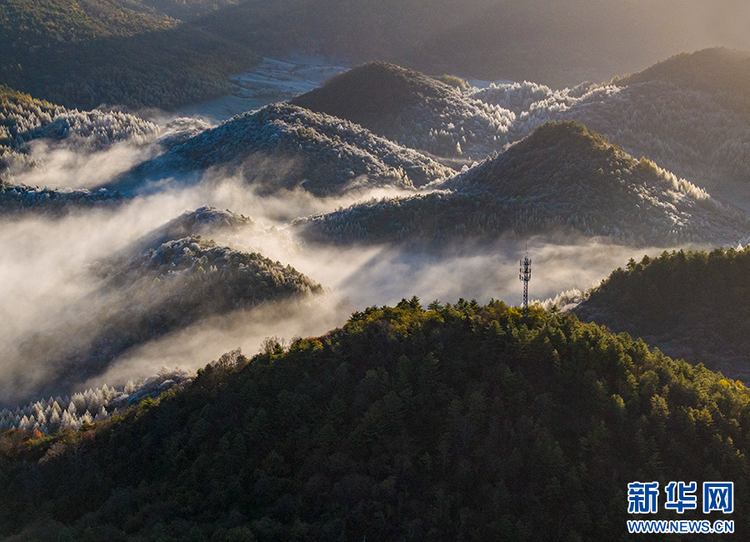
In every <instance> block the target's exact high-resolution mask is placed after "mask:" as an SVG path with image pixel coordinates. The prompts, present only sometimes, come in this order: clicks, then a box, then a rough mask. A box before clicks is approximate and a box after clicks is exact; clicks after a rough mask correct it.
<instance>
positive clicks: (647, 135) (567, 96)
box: [469, 66, 750, 199]
mask: <svg viewBox="0 0 750 542" xmlns="http://www.w3.org/2000/svg"><path fill="white" fill-rule="evenodd" d="M726 70H731V68H730V67H728V66H727V67H726ZM469 95H470V96H471V97H473V98H476V99H480V100H483V101H486V102H488V103H491V104H495V105H498V106H500V107H503V108H506V109H510V110H511V111H513V112H514V113H515V114H516V120H515V121H514V125H513V129H512V132H513V133H515V134H518V135H519V136H520V135H522V134H525V133H529V132H531V131H532V130H533V129H534V128H536V127H537V126H540V125H542V124H544V123H546V122H550V121H558V122H559V121H575V122H579V123H581V124H584V125H585V126H586V127H587V128H589V129H590V130H594V131H596V132H599V133H600V134H602V135H604V136H606V137H607V138H609V139H610V140H611V141H612V142H613V143H615V144H617V145H619V146H621V147H622V148H623V149H625V150H626V151H627V152H628V153H630V154H632V155H634V156H645V157H647V158H649V159H650V160H652V161H654V162H656V163H658V164H659V165H660V166H662V167H665V168H666V169H668V170H669V171H672V172H674V173H675V174H677V175H679V176H680V177H684V178H686V179H688V180H689V181H691V182H692V183H694V184H697V185H698V186H700V187H702V188H707V189H709V190H711V191H712V193H713V192H714V191H718V193H714V195H715V196H717V195H721V196H724V197H726V198H727V199H732V198H733V195H732V187H733V183H742V184H746V180H747V179H746V177H747V175H746V172H747V170H748V167H750V144H749V143H748V141H750V124H749V123H748V119H747V118H744V117H743V116H742V115H738V114H737V113H736V112H735V111H734V110H733V109H732V108H731V107H728V106H727V105H726V104H724V103H722V102H721V100H718V99H717V97H716V96H715V95H714V94H713V93H711V92H709V91H706V90H699V89H694V88H686V87H683V86H680V85H678V84H677V83H675V82H672V81H662V80H654V81H646V82H641V83H635V82H634V83H632V84H628V85H622V86H615V85H581V86H578V87H574V88H567V89H564V90H552V89H550V88H549V87H546V86H544V85H538V84H534V83H528V82H525V83H506V84H492V85H490V86H489V87H487V88H484V89H476V90H473V91H471V92H470V94H469Z"/></svg>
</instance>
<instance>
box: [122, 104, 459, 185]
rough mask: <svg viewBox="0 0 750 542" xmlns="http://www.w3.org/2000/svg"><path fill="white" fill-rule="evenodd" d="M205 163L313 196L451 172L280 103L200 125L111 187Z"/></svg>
mask: <svg viewBox="0 0 750 542" xmlns="http://www.w3.org/2000/svg"><path fill="white" fill-rule="evenodd" d="M209 168H216V169H217V170H219V171H220V172H221V173H222V174H225V175H235V174H239V175H242V177H244V178H245V179H246V180H247V182H248V183H251V184H256V185H258V186H259V188H260V189H261V191H262V192H266V193H269V192H274V191H276V190H280V189H294V188H298V187H301V188H303V189H304V190H306V191H308V192H311V193H313V194H315V195H317V196H329V195H335V194H341V193H343V192H345V191H347V190H352V189H361V188H372V187H378V186H391V187H395V188H401V189H414V187H415V186H423V185H425V184H428V183H430V182H432V181H435V180H442V179H445V178H446V177H448V176H449V175H451V174H453V173H454V172H453V170H451V169H449V168H447V167H444V166H442V165H440V164H439V163H437V162H435V161H434V160H432V159H430V158H428V157H426V156H424V155H422V154H420V153H418V152H415V151H412V150H409V149H405V148H403V147H400V146H398V145H396V144H394V143H392V142H391V141H388V140H386V139H384V138H382V137H378V136H376V135H374V134H373V133H371V132H370V131H369V130H367V129H364V128H362V127H361V126H358V125H356V124H353V123H351V122H349V121H345V120H341V119H339V118H336V117H332V116H330V115H326V114H322V113H314V112H312V111H309V110H307V109H303V108H301V107H297V106H294V105H290V104H286V103H279V104H271V105H268V106H266V107H264V108H262V109H260V110H258V111H251V112H247V113H244V114H242V115H238V116H236V117H234V118H232V119H230V120H228V121H226V122H224V123H223V124H221V125H220V126H218V127H216V128H213V129H211V130H206V131H204V132H201V133H199V134H197V135H196V136H194V137H192V138H191V139H189V140H188V141H186V142H185V143H184V144H182V145H179V146H176V147H174V148H173V149H172V150H171V151H170V152H168V153H166V154H164V155H162V156H159V157H157V158H155V159H153V160H150V161H148V162H144V163H143V164H140V165H139V166H137V167H135V168H134V169H133V170H131V171H130V172H128V173H126V174H124V175H123V176H122V178H121V179H119V180H117V181H115V183H114V184H112V185H111V187H114V188H117V189H122V190H131V189H138V188H141V187H142V186H148V184H147V183H148V182H150V181H158V180H161V179H166V178H170V177H175V175H178V176H179V175H184V176H193V177H197V176H199V175H201V174H202V173H205V172H206V171H207V170H208V169H209Z"/></svg>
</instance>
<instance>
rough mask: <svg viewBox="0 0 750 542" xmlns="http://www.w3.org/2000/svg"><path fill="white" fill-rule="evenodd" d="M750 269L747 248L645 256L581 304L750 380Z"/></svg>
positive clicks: (605, 320)
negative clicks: (748, 278)
mask: <svg viewBox="0 0 750 542" xmlns="http://www.w3.org/2000/svg"><path fill="white" fill-rule="evenodd" d="M749 275H750V250H748V249H743V250H740V251H736V250H734V249H730V250H723V249H716V250H713V251H711V252H710V253H708V254H707V253H705V252H683V251H679V252H671V253H664V254H662V255H661V256H660V257H658V258H649V257H647V256H646V257H644V258H643V260H641V261H640V262H637V263H636V262H635V261H632V260H631V261H630V263H628V265H627V267H626V268H625V269H618V270H616V271H614V272H613V273H612V275H610V277H609V278H608V279H607V280H606V281H604V282H603V283H602V284H601V286H599V287H597V288H595V289H594V290H592V291H591V292H590V294H589V296H588V299H586V300H585V301H584V302H583V303H582V304H581V305H579V306H578V307H576V308H575V309H574V312H575V313H576V314H577V315H578V316H579V317H581V318H582V319H585V320H593V321H595V322H597V323H599V324H604V325H606V326H608V327H609V328H611V329H614V330H616V331H626V332H628V333H630V334H631V335H633V336H639V337H644V338H645V339H646V340H647V341H648V342H649V344H653V345H655V346H658V347H659V348H660V349H661V350H663V351H664V352H665V353H666V354H668V355H670V356H675V357H682V358H685V360H687V361H689V362H690V363H693V364H698V363H704V364H705V365H706V366H707V367H710V368H711V369H714V370H720V371H722V372H723V373H724V374H726V375H729V376H731V377H732V378H739V379H742V380H744V381H748V380H750V354H749V353H748V352H750V293H749V292H750V291H749V290H748V288H747V277H748V276H749Z"/></svg>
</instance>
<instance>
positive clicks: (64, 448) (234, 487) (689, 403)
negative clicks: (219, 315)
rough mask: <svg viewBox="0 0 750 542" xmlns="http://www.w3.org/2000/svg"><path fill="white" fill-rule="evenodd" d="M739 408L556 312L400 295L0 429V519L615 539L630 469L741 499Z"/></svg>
mask: <svg viewBox="0 0 750 542" xmlns="http://www.w3.org/2000/svg"><path fill="white" fill-rule="evenodd" d="M748 405H750V393H749V392H748V390H747V388H745V386H743V385H742V384H741V383H738V382H734V381H731V380H727V379H725V378H723V377H722V376H721V375H717V374H715V373H712V372H710V371H708V370H707V369H705V368H703V367H691V366H690V365H688V364H687V363H685V362H682V361H673V360H671V359H669V358H666V357H664V356H663V355H662V354H661V353H659V352H656V351H654V352H651V351H649V349H648V347H647V346H646V345H645V344H644V343H643V342H642V341H633V340H632V339H630V338H629V337H628V336H627V335H625V334H621V335H614V334H612V333H610V332H608V331H606V330H604V329H603V328H599V327H597V326H596V325H594V324H583V323H580V322H579V321H578V320H577V319H576V318H575V317H573V316H570V315H562V314H560V313H555V312H542V311H540V310H538V309H534V310H532V311H531V314H530V315H529V317H528V318H523V317H522V316H521V314H520V312H519V311H518V310H517V309H514V308H508V307H506V306H505V305H504V304H503V303H500V302H492V303H490V304H489V305H487V306H480V305H478V304H477V303H475V302H471V303H469V302H466V301H463V300H461V301H459V302H458V303H457V304H456V305H455V306H451V305H445V306H442V305H440V304H439V303H437V302H435V303H433V304H431V305H430V308H429V310H425V309H423V308H422V307H421V306H420V303H419V301H418V300H417V299H416V298H415V299H412V300H411V301H402V302H401V303H399V304H398V306H396V307H382V308H370V309H367V310H365V311H363V312H358V313H355V314H354V315H353V316H352V317H351V319H350V320H349V322H348V323H346V325H344V326H343V328H341V329H338V330H335V331H332V332H330V333H328V334H326V335H324V336H322V337H317V338H311V339H299V340H297V341H295V342H294V343H293V344H292V345H291V346H290V347H289V349H288V350H284V349H283V348H282V347H280V346H278V345H276V346H273V345H269V347H268V348H267V349H266V351H265V352H264V353H261V354H259V355H257V356H256V357H254V358H253V359H251V360H247V359H246V358H244V357H241V356H234V357H229V356H228V357H225V358H224V359H223V360H220V361H219V362H217V363H213V364H210V365H208V366H207V367H206V368H205V369H204V370H202V371H200V372H199V374H198V376H197V378H196V379H195V381H194V382H193V383H192V384H191V385H190V386H189V387H188V388H187V389H186V390H184V391H177V392H172V393H169V394H167V395H165V396H163V397H162V398H161V399H159V400H157V401H152V400H147V401H144V402H142V403H141V404H140V405H139V406H138V407H137V408H134V409H133V410H131V411H130V412H128V413H127V414H126V415H124V416H120V417H116V418H113V419H111V420H109V421H105V422H99V423H96V424H95V425H88V426H85V427H84V430H83V431H81V432H78V433H73V432H67V433H64V434H61V435H58V436H57V437H54V438H46V437H42V438H38V437H37V438H34V437H33V435H29V433H27V432H24V431H15V432H10V433H6V434H3V435H2V436H1V437H0V474H1V475H2V479H3V485H4V488H5V491H3V492H0V507H2V509H3V510H5V511H7V513H6V514H3V515H2V516H0V534H2V535H3V536H6V537H7V536H9V535H11V534H13V533H18V534H17V538H14V540H34V539H51V540H54V539H62V540H68V539H74V540H81V541H83V542H86V541H94V540H103V539H107V540H112V541H113V542H116V541H120V540H123V541H124V540H155V539H160V540H196V541H202V540H290V539H295V540H341V539H352V540H362V539H364V538H367V539H368V540H369V539H377V540H420V541H421V540H425V539H430V540H446V541H447V540H476V541H486V540H521V541H524V540H540V541H541V540H544V541H547V540H551V539H552V540H618V539H620V538H621V537H622V533H623V532H625V529H626V527H625V522H626V520H627V519H630V518H631V516H628V515H627V508H628V507H627V499H626V492H627V485H628V484H629V483H630V482H633V481H634V480H655V481H659V482H660V484H661V486H660V487H664V486H666V484H667V482H668V481H670V480H681V479H683V478H684V479H688V480H732V481H734V506H735V510H744V509H745V508H746V507H747V506H748V504H750V503H748V495H749V493H748V488H747V478H746V472H747V469H748V467H750V465H748V459H747V458H748V451H749V450H748V449H747V443H748V442H749V441H750V434H749V431H750V428H748V427H747V419H748V415H749V414H750V412H748V408H750V407H748ZM30 436H31V440H29V437H30ZM655 517H658V518H660V519H691V518H696V519H698V518H699V519H706V518H707V516H705V515H699V516H694V515H693V512H691V511H689V510H688V511H687V512H685V513H684V514H681V515H677V514H676V513H674V512H672V511H666V510H664V509H663V508H660V512H659V514H658V515H657V516H655ZM709 518H710V519H715V518H714V517H713V516H710V517H709ZM731 518H732V519H733V520H734V521H735V528H736V530H735V535H734V536H738V537H742V536H744V533H746V532H748V528H750V525H748V519H747V516H745V515H743V514H738V513H735V514H734V515H732V516H731ZM721 519H726V517H725V516H722V518H721Z"/></svg>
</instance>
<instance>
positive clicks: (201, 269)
mask: <svg viewBox="0 0 750 542" xmlns="http://www.w3.org/2000/svg"><path fill="white" fill-rule="evenodd" d="M199 212H200V210H199ZM158 237H159V236H155V238H156V241H155V243H154V244H153V245H152V246H150V247H148V248H145V249H144V248H143V247H142V246H141V245H139V244H136V245H135V246H134V247H133V248H134V252H133V253H128V252H127V251H126V252H124V253H122V254H118V255H116V256H114V257H112V258H111V259H110V260H107V261H101V262H96V263H95V264H92V266H91V272H92V273H94V274H95V275H96V277H97V278H98V279H99V280H100V284H99V286H98V287H97V289H96V290H95V291H94V292H92V293H91V294H89V296H87V298H86V299H83V300H82V301H81V302H80V305H81V306H80V307H78V308H77V309H76V313H77V317H76V318H75V319H70V318H68V319H65V318H61V321H60V324H59V325H57V326H56V327H54V328H52V329H50V330H46V331H40V332H38V333H36V334H34V335H33V336H30V337H28V339H27V340H26V341H25V342H24V343H23V344H22V346H21V348H20V350H19V352H18V355H17V359H15V360H14V363H15V366H16V367H18V368H19V371H17V372H16V373H15V374H14V376H13V378H7V379H6V383H5V385H6V386H12V385H13V382H14V378H15V379H17V380H18V381H19V382H20V383H22V384H23V385H22V387H21V389H23V390H24V391H23V393H24V398H29V397H30V396H34V395H46V394H50V393H58V394H59V393H67V390H69V389H70V388H72V387H73V386H75V385H76V384H79V383H81V382H85V381H86V380H87V379H88V378H91V377H92V376H95V375H98V374H100V373H102V372H103V371H104V370H105V369H106V368H107V367H108V366H109V364H110V363H111V362H112V361H113V360H114V359H116V358H117V357H118V356H120V355H121V354H123V353H124V352H126V351H127V350H128V349H130V348H132V347H134V346H138V345H141V344H144V343H145V342H147V341H150V340H153V339H155V338H158V337H160V336H162V335H164V334H166V333H169V332H172V331H176V330H179V329H183V328H185V327H187V326H188V325H190V324H193V323H195V322H197V321H199V320H201V319H205V318H208V317H210V316H214V315H222V314H226V313H229V312H231V311H235V310H242V309H247V308H251V307H255V306H258V305H260V304H262V303H273V302H277V301H283V300H288V299H294V298H299V299H301V298H303V297H304V296H306V295H308V294H311V293H318V292H321V291H322V288H321V286H320V285H319V284H317V283H315V282H313V281H311V280H310V279H308V278H307V277H306V276H304V275H302V274H301V273H299V272H298V271H296V270H295V269H293V268H292V267H291V266H288V265H287V266H284V265H283V264H281V263H279V262H275V261H272V260H269V259H268V258H265V257H263V256H262V255H261V254H257V253H252V254H248V253H243V252H238V251H235V250H232V249H231V248H229V247H225V246H219V245H217V244H216V243H214V242H213V241H211V240H209V239H206V238H203V237H200V236H199V235H189V236H186V237H183V238H180V239H173V240H167V241H164V242H161V243H160V242H159V241H161V239H158ZM71 310H72V309H71ZM22 367H24V369H23V370H20V368H22ZM29 367H37V368H38V369H39V370H38V371H37V372H30V371H29V369H28V368H29ZM35 378H36V379H37V380H34V379H35ZM29 380H31V381H29ZM7 391H9V390H6V392H7Z"/></svg>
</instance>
